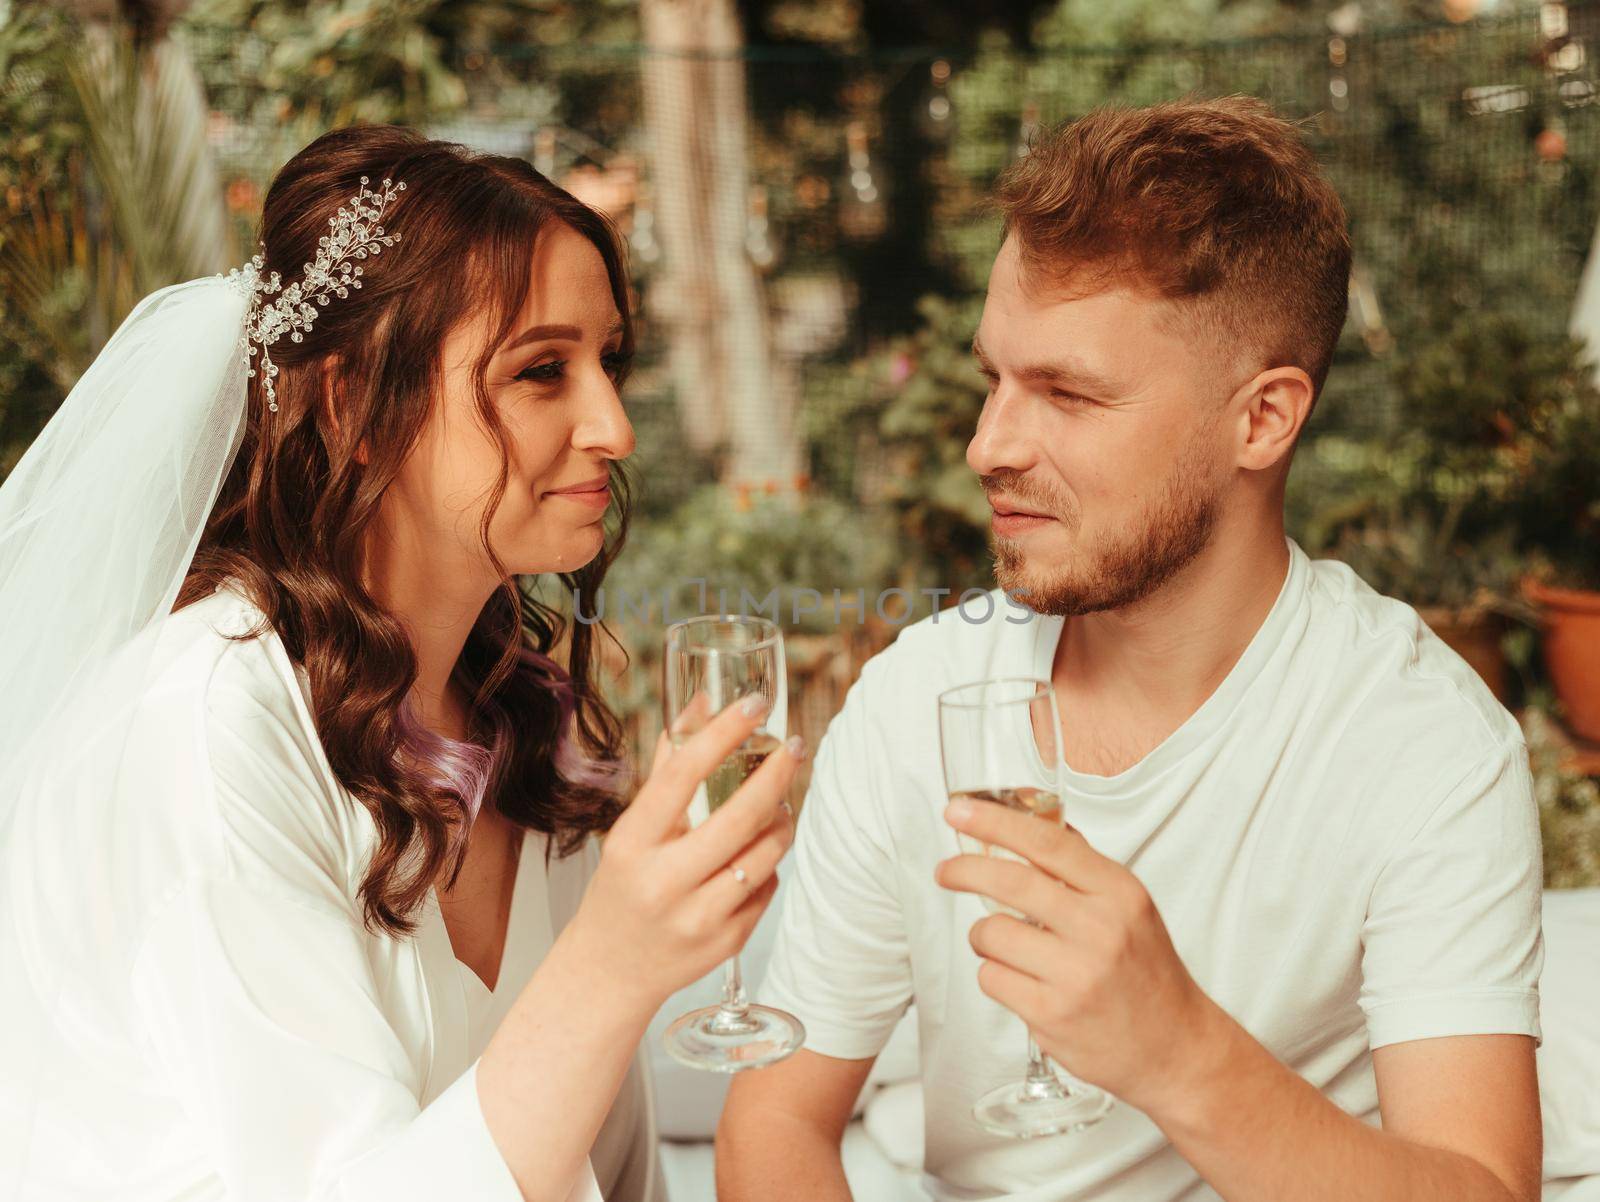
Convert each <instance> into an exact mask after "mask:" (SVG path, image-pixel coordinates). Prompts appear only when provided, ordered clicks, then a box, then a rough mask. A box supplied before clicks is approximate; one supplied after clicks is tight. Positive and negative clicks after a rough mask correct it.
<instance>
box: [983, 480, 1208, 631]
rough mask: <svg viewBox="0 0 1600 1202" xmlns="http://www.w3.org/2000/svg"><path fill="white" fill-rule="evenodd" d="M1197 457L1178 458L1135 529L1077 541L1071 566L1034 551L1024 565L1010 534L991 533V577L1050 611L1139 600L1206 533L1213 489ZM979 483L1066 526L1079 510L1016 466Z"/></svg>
mask: <svg viewBox="0 0 1600 1202" xmlns="http://www.w3.org/2000/svg"><path fill="white" fill-rule="evenodd" d="M1198 458H1199V456H1194V455H1191V456H1188V457H1186V461H1185V462H1181V463H1179V464H1178V466H1177V470H1176V471H1174V472H1173V474H1172V477H1171V478H1170V479H1169V480H1168V481H1167V485H1166V488H1165V489H1164V490H1163V492H1162V495H1161V497H1160V498H1159V499H1158V500H1157V501H1156V503H1155V504H1154V505H1152V506H1150V507H1148V508H1147V509H1146V510H1145V511H1144V512H1143V513H1142V514H1140V515H1139V523H1138V526H1137V527H1136V528H1135V529H1133V530H1132V531H1129V532H1127V533H1125V534H1121V535H1120V536H1110V537H1107V538H1104V539H1101V540H1100V541H1099V542H1098V543H1096V544H1095V545H1094V546H1092V547H1083V548H1081V550H1080V557H1078V559H1079V562H1078V564H1076V565H1074V566H1073V567H1070V568H1068V567H1059V568H1058V567H1057V566H1056V565H1054V564H1049V563H1040V562H1038V561H1039V559H1040V558H1041V557H1040V556H1039V555H1038V554H1035V555H1034V556H1033V557H1032V558H1033V560H1034V563H1033V565H1032V566H1031V568H1030V565H1029V562H1028V557H1027V556H1025V555H1023V553H1022V550H1021V547H1020V544H1019V543H1018V542H1017V541H1015V540H1013V539H1008V538H1001V537H995V538H994V539H993V547H994V553H995V573H994V574H995V579H996V580H997V581H999V583H1000V586H1001V587H1002V588H1003V589H1005V590H1006V592H1007V593H1009V594H1012V595H1015V596H1016V598H1017V600H1018V601H1020V602H1021V603H1022V604H1024V605H1026V606H1027V607H1028V608H1029V609H1031V610H1033V611H1034V612H1035V613H1039V614H1048V615H1052V616H1056V617H1076V616H1078V615H1081V614H1091V613H1098V612H1100V611H1103V610H1110V609H1124V608H1126V607H1128V606H1130V605H1134V604H1136V603H1138V602H1140V601H1143V600H1144V599H1145V598H1146V597H1148V596H1150V594H1151V593H1153V592H1155V591H1156V590H1157V589H1158V588H1160V587H1161V586H1162V585H1163V584H1165V583H1166V582H1167V581H1169V580H1171V579H1172V577H1174V576H1175V575H1177V574H1178V573H1179V572H1180V571H1182V570H1183V569H1184V568H1185V567H1187V566H1188V565H1189V564H1190V563H1191V562H1193V560H1194V558H1195V557H1196V556H1197V555H1199V554H1200V552H1201V551H1203V550H1205V548H1206V545H1207V544H1208V543H1209V542H1210V540H1211V532H1212V530H1213V528H1214V527H1215V526H1216V521H1217V509H1218V493H1219V490H1218V489H1217V488H1216V487H1215V486H1213V485H1210V484H1209V483H1208V482H1206V481H1205V480H1204V479H1203V477H1202V476H1201V475H1200V473H1199V470H1198V469H1199V468H1200V464H1199V463H1197V462H1195V460H1196V459H1198ZM982 483H983V488H984V491H985V492H988V493H995V492H1000V493H1004V494H1005V495H1006V496H1007V497H1008V498H1014V499H1016V500H1017V501H1019V502H1020V503H1023V504H1030V505H1034V506H1037V507H1038V508H1039V509H1040V510H1042V511H1043V512H1045V513H1048V514H1049V515H1050V516H1051V517H1054V518H1055V519H1056V520H1057V521H1059V522H1060V523H1061V525H1062V528H1063V529H1064V530H1066V531H1067V532H1068V533H1069V534H1070V533H1071V532H1072V531H1073V530H1074V529H1075V528H1076V527H1077V526H1078V525H1079V522H1080V516H1081V515H1080V514H1079V513H1078V512H1077V507H1076V505H1074V504H1073V503H1072V501H1071V500H1070V498H1067V497H1065V496H1063V495H1057V494H1054V493H1052V492H1045V491H1044V490H1041V489H1039V488H1038V487H1037V485H1036V484H1035V483H1034V482H1032V481H1028V480H1027V479H1026V478H1025V477H1024V476H1023V475H1021V474H1020V473H1015V472H1000V473H996V474H995V475H991V476H984V477H983V480H982Z"/></svg>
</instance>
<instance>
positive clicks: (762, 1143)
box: [716, 1110, 852, 1202]
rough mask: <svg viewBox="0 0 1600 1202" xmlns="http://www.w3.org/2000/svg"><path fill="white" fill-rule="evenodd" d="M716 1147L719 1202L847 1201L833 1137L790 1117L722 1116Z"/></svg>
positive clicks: (849, 1201) (847, 1190)
mask: <svg viewBox="0 0 1600 1202" xmlns="http://www.w3.org/2000/svg"><path fill="white" fill-rule="evenodd" d="M716 1146H717V1197H718V1199H719V1200H720V1202H852V1199H851V1196H850V1186H849V1185H848V1184H847V1183H846V1181H845V1176H844V1161H843V1160H842V1159H841V1158H840V1154H839V1140H838V1138H837V1137H830V1136H829V1134H828V1133H827V1132H825V1131H822V1130H820V1129H819V1128H817V1127H816V1126H814V1125H813V1124H811V1123H808V1122H805V1121H804V1120H802V1119H800V1118H798V1117H796V1116H794V1115H792V1114H785V1113H784V1112H782V1111H773V1110H769V1111H766V1112H765V1113H763V1114H761V1115H760V1117H759V1118H758V1117H757V1116H756V1115H755V1114H754V1113H752V1114H747V1115H745V1116H743V1117H741V1118H739V1119H735V1120H730V1118H729V1117H728V1116H727V1115H724V1117H723V1121H722V1125H721V1126H720V1127H719V1128H718V1130H717V1145H716Z"/></svg>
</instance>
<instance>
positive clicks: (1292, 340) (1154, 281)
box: [995, 96, 1350, 392]
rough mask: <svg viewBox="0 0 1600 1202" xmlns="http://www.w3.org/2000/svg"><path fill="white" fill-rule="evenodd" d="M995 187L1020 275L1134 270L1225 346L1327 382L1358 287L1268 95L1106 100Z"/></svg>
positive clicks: (1332, 220)
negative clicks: (1125, 103)
mask: <svg viewBox="0 0 1600 1202" xmlns="http://www.w3.org/2000/svg"><path fill="white" fill-rule="evenodd" d="M995 202H996V205H997V207H998V208H999V210H1000V212H1001V214H1002V215H1003V216H1004V218H1005V229H1006V233H1007V235H1010V236H1014V237H1015V238H1016V241H1017V244H1018V249H1019V250H1020V252H1021V257H1022V265H1023V271H1024V274H1025V276H1027V277H1030V278H1031V279H1032V280H1034V281H1037V282H1042V283H1045V284H1047V285H1063V286H1066V287H1069V288H1082V289H1084V290H1093V289H1094V288H1095V287H1099V286H1102V285H1104V284H1106V283H1109V282H1111V281H1113V280H1123V279H1131V280H1134V281H1136V282H1138V283H1140V284H1143V285H1144V286H1146V287H1150V288H1153V289H1154V290H1156V291H1157V292H1159V293H1160V294H1162V295H1164V296H1167V297H1170V298H1174V299H1176V300H1180V301H1184V302H1188V304H1186V305H1185V306H1184V307H1185V308H1188V307H1189V306H1190V305H1192V306H1193V313H1194V316H1195V317H1197V318H1199V319H1200V322H1199V327H1200V328H1201V329H1203V330H1205V331H1207V335H1208V336H1209V337H1211V338H1214V339H1215V338H1221V339H1226V340H1228V342H1230V343H1231V344H1232V345H1230V346H1224V347H1223V348H1222V349H1224V350H1227V351H1230V352H1243V354H1244V356H1245V357H1246V358H1249V359H1251V360H1255V361H1257V366H1259V367H1262V368H1265V367H1282V366H1295V367H1299V368H1301V369H1302V370H1304V371H1305V372H1306V374H1307V375H1309V376H1310V377H1311V381H1312V384H1313V386H1314V387H1315V388H1316V389H1317V391H1318V392H1320V391H1321V390H1322V383H1323V380H1324V379H1325V378H1326V377H1327V374H1328V365H1329V363H1330V362H1331V361H1332V359H1333V349H1334V344H1335V343H1337V342H1338V340H1339V331H1340V329H1341V328H1342V327H1343V326H1344V318H1345V308H1346V305H1347V303H1348V290H1349V277H1350V235H1349V230H1348V227H1347V224H1346V220H1345V212H1344V206H1343V205H1342V204H1340V202H1339V197H1338V195H1337V194H1336V193H1335V192H1334V190H1333V187H1332V185H1331V184H1329V183H1328V181H1327V180H1326V179H1325V178H1324V177H1323V175H1322V172H1321V171H1320V169H1319V168H1318V166H1317V162H1316V159H1315V158H1314V157H1313V156H1312V154H1311V151H1310V149H1309V148H1308V147H1307V146H1306V144H1305V142H1304V141H1303V140H1302V139H1301V137H1300V135H1299V132H1298V131H1297V129H1296V128H1295V126H1293V125H1291V124H1290V123H1289V122H1287V121H1285V120H1284V119H1282V118H1281V117H1278V116H1276V115H1275V114H1274V113H1273V112H1272V110H1271V109H1269V108H1268V107H1267V106H1266V105H1265V104H1263V103H1262V102H1261V101H1259V100H1256V99H1254V98H1253V97H1248V96H1230V97H1225V98H1223V99H1219V100H1180V101H1172V102H1169V103H1166V104H1157V105H1153V106H1151V107H1149V108H1134V109H1130V108H1101V109H1096V110H1095V111H1093V112H1091V113H1089V114H1088V115H1087V116H1085V117H1083V118H1081V119H1079V120H1077V121H1073V122H1071V123H1068V124H1065V125H1062V126H1060V127H1058V128H1056V129H1054V130H1052V131H1050V132H1048V133H1047V134H1045V135H1044V136H1042V137H1041V138H1039V139H1038V140H1037V141H1036V142H1035V144H1034V145H1033V146H1032V147H1031V148H1030V150H1029V152H1028V153H1027V154H1026V155H1024V156H1023V157H1022V158H1020V159H1019V160H1017V162H1015V163H1013V164H1012V165H1011V166H1010V167H1009V168H1007V169H1006V171H1005V172H1004V174H1003V175H1002V176H1001V177H1000V180H999V182H998V184H997V185H996V189H995Z"/></svg>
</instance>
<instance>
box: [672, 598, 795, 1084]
mask: <svg viewBox="0 0 1600 1202" xmlns="http://www.w3.org/2000/svg"><path fill="white" fill-rule="evenodd" d="M662 675H663V686H664V687H663V690H662V704H663V709H664V715H665V718H666V726H667V733H668V737H669V738H670V739H671V740H672V742H673V745H674V746H677V745H681V744H682V743H683V742H684V741H685V740H686V739H688V738H689V737H690V736H692V735H694V734H695V733H696V732H697V731H698V730H700V729H701V728H702V727H704V726H705V724H706V723H707V722H708V721H709V720H710V719H711V717H712V716H713V715H715V714H716V713H718V712H719V711H720V710H721V709H722V708H723V707H724V706H728V705H732V704H733V703H734V702H736V701H739V700H740V699H742V698H744V697H748V696H749V695H750V694H752V693H759V694H760V695H762V696H763V697H765V698H766V699H767V703H768V705H769V707H770V708H769V710H768V711H767V716H766V719H765V721H764V722H763V723H762V725H761V726H760V727H759V728H757V729H756V730H755V732H754V733H752V734H751V735H750V737H749V738H748V739H746V740H745V741H744V743H743V744H741V745H740V746H739V747H738V748H737V749H736V750H735V751H734V752H733V754H732V755H730V756H729V757H728V758H727V759H726V760H724V761H723V762H722V763H721V764H720V765H719V766H718V767H717V768H716V769H715V770H713V771H712V773H711V774H710V775H709V776H708V777H706V779H705V780H704V781H703V782H701V784H700V785H699V787H698V788H697V789H696V790H695V795H694V800H693V801H692V802H691V803H690V806H689V825H690V826H691V827H695V826H699V825H700V824H701V823H702V822H704V821H705V820H706V819H708V818H709V817H711V815H712V814H713V813H714V812H716V810H717V808H718V807H719V806H720V805H722V803H723V802H725V801H727V800H728V798H729V797H731V796H732V795H733V793H734V791H735V790H736V789H738V788H739V786H740V785H742V784H744V782H745V778H747V777H748V776H749V775H750V774H751V773H752V772H754V771H755V770H756V769H757V768H759V767H760V766H761V764H762V762H763V761H764V760H765V759H766V758H767V756H768V755H770V754H771V753H772V752H774V751H776V750H777V749H778V748H779V747H781V746H782V745H783V740H784V737H785V735H786V734H787V726H788V710H789V705H788V686H787V681H786V675H785V671H784V656H783V636H782V634H781V632H780V631H779V630H778V627H777V625H776V624H775V623H773V622H769V621H767V620H766V619H765V618H748V617H728V616H717V615H712V616H708V617H701V618H690V619H689V620H688V621H685V622H678V623H675V624H674V625H672V626H670V627H668V628H667V634H666V656H665V660H664V663H663V667H662ZM805 1038H806V1030H805V1027H804V1026H802V1025H801V1022H800V1020H799V1019H798V1018H796V1017H795V1016H794V1015H792V1014H789V1013H787V1012H785V1011H783V1010H778V1009H775V1008H774V1007H771V1006H758V1005H755V1004H753V1003H752V1002H750V1001H749V1000H748V999H747V998H746V996H745V989H744V980H743V977H742V976H741V975H740V972H739V957H738V956H737V955H735V956H734V957H733V958H732V959H731V960H729V961H728V964H727V968H726V970H725V972H724V978H723V985H722V1003H721V1004H720V1005H717V1006H705V1007H702V1008H701V1009H699V1010H691V1011H690V1012H689V1013H688V1014H685V1015H683V1016H682V1017H680V1018H678V1019H677V1020H676V1021H675V1022H674V1023H673V1024H672V1025H671V1026H670V1027H668V1028H667V1030H666V1034H665V1035H664V1036H663V1039H664V1041H665V1043H666V1047H667V1051H668V1052H669V1053H671V1055H672V1056H673V1057H674V1058H675V1059H677V1060H680V1061H682V1062H683V1063H684V1064H687V1065H690V1066H691V1067H693V1068H703V1069H708V1070H710V1071H712V1072H718V1073H736V1072H739V1071H740V1070H742V1069H747V1068H761V1067H762V1066H763V1065H768V1064H773V1063H776V1062H777V1061H779V1060H782V1059H783V1058H784V1057H785V1056H788V1055H791V1054H792V1053H794V1052H796V1051H798V1050H799V1048H800V1046H801V1045H802V1044H803V1043H804V1042H805Z"/></svg>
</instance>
